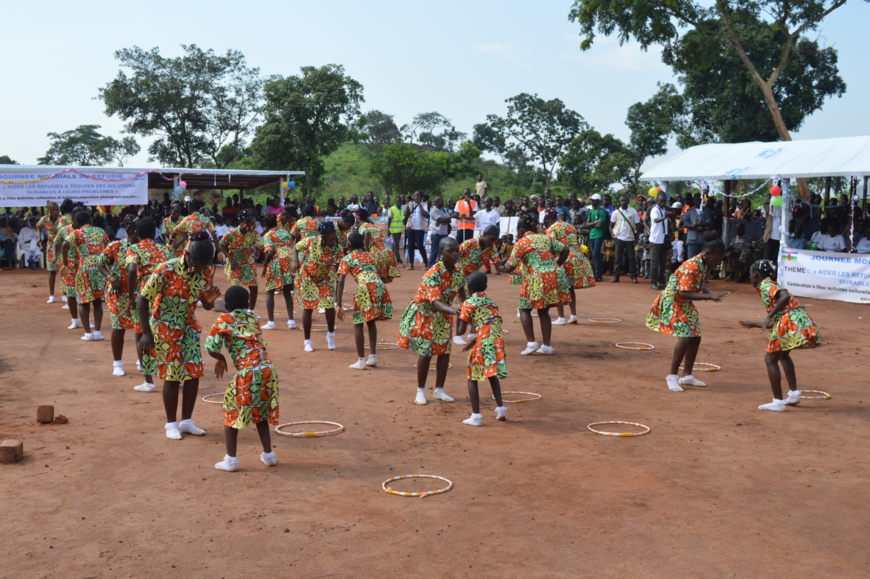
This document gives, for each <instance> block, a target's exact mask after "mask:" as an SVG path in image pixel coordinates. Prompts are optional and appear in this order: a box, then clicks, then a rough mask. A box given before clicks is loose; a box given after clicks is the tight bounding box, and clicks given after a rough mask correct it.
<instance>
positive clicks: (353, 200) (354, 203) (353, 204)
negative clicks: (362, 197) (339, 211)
mask: <svg viewBox="0 0 870 579" xmlns="http://www.w3.org/2000/svg"><path fill="white" fill-rule="evenodd" d="M360 207H361V205H360V204H359V198H358V197H357V196H356V195H351V197H350V201H349V202H348V204H347V210H348V211H350V212H351V213H353V214H356V212H357V211H359V208H360Z"/></svg>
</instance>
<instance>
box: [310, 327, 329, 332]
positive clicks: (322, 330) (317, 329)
mask: <svg viewBox="0 0 870 579" xmlns="http://www.w3.org/2000/svg"><path fill="white" fill-rule="evenodd" d="M311 331H312V332H325V331H326V328H325V327H323V328H311Z"/></svg>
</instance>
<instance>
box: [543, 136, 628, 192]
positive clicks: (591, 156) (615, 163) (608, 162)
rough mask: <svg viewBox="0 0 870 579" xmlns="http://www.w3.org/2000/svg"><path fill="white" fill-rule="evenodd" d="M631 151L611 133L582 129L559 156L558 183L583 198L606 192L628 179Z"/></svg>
mask: <svg viewBox="0 0 870 579" xmlns="http://www.w3.org/2000/svg"><path fill="white" fill-rule="evenodd" d="M633 160H634V152H633V151H632V150H631V148H630V147H629V146H627V145H626V144H625V143H623V142H622V141H621V140H619V139H618V138H616V137H614V136H613V135H611V134H609V133H608V134H606V135H602V134H601V133H599V132H598V131H596V130H595V129H591V128H590V129H586V130H585V131H583V132H582V133H580V134H579V135H577V136H576V137H575V138H574V140H573V141H571V144H570V145H568V150H567V151H566V152H565V155H564V156H563V157H562V162H561V165H560V169H559V182H560V183H561V184H563V185H567V186H568V187H570V188H571V189H572V190H573V191H576V192H577V193H582V194H583V195H591V194H592V193H596V192H601V191H605V190H607V189H608V188H609V187H610V185H612V184H613V183H625V182H626V181H628V180H629V173H630V165H631V164H632V161H633Z"/></svg>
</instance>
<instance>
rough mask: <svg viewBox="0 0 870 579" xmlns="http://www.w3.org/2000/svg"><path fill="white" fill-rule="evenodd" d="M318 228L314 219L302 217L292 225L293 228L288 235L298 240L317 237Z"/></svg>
mask: <svg viewBox="0 0 870 579" xmlns="http://www.w3.org/2000/svg"><path fill="white" fill-rule="evenodd" d="M318 227H319V224H318V223H317V220H316V219H314V218H313V217H303V218H302V219H299V220H298V221H297V222H296V223H294V224H293V227H291V228H290V235H292V236H293V237H294V238H298V239H300V240H302V239H306V238H308V237H317V235H318V231H317V228H318Z"/></svg>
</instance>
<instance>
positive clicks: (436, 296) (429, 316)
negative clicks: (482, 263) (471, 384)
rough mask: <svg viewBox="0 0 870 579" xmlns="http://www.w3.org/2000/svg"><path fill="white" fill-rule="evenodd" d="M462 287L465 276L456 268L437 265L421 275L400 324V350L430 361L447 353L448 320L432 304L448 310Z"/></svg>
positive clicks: (449, 320) (449, 342) (448, 350)
mask: <svg viewBox="0 0 870 579" xmlns="http://www.w3.org/2000/svg"><path fill="white" fill-rule="evenodd" d="M464 287H465V276H463V275H462V272H461V271H459V269H458V268H454V269H453V271H448V270H447V268H446V267H445V266H444V262H443V261H439V262H438V263H436V264H435V265H433V266H432V267H431V268H429V271H427V272H426V273H425V274H424V275H423V281H422V282H420V286H419V287H418V288H417V293H416V294H415V295H414V298H413V299H412V300H411V303H410V304H408V307H407V308H406V309H405V313H404V314H402V319H401V321H400V322H399V342H398V344H399V347H400V348H404V349H405V350H412V351H414V352H416V353H417V354H419V355H421V356H423V357H426V358H431V357H432V356H440V355H442V354H449V353H450V346H451V344H452V343H453V341H452V340H451V337H450V326H451V321H452V320H451V316H448V315H446V314H443V313H441V312H439V311H437V310H436V309H435V308H434V307H433V306H432V304H433V303H434V302H435V301H437V300H441V301H442V302H444V303H445V304H447V305H448V306H449V305H450V304H452V303H453V301H454V300H456V299H457V297H458V296H459V292H460V290H462V289H463V288H464Z"/></svg>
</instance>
